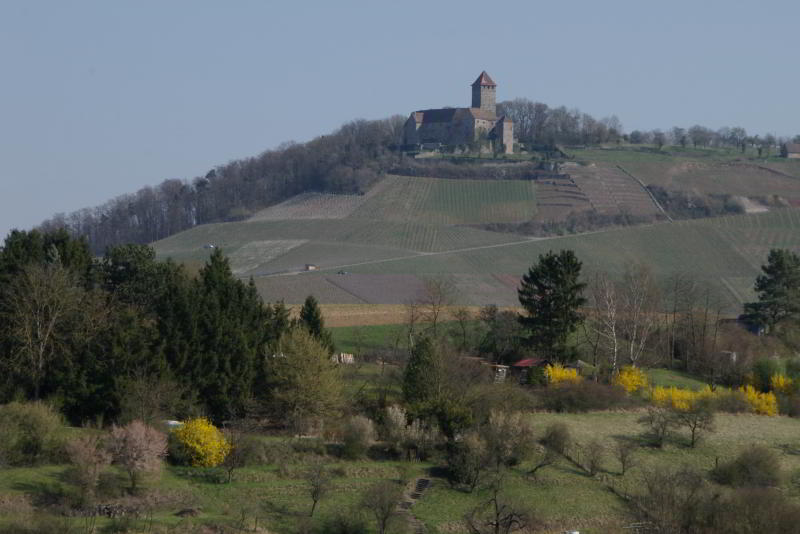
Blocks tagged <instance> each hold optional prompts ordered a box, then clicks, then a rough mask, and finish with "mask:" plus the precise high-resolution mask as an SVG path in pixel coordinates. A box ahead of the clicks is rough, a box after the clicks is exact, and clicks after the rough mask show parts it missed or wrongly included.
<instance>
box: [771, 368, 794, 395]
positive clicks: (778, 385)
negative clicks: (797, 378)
mask: <svg viewBox="0 0 800 534" xmlns="http://www.w3.org/2000/svg"><path fill="white" fill-rule="evenodd" d="M769 385H770V388H771V389H772V391H774V392H776V393H784V394H786V395H789V394H790V393H791V392H792V389H793V387H792V386H794V380H792V379H791V378H789V377H788V376H786V375H783V374H780V373H779V374H774V375H772V376H771V377H770V378H769Z"/></svg>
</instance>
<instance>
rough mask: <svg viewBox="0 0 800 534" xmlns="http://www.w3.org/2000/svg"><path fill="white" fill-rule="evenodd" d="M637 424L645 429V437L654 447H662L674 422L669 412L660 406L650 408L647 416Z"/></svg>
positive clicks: (641, 418)
mask: <svg viewBox="0 0 800 534" xmlns="http://www.w3.org/2000/svg"><path fill="white" fill-rule="evenodd" d="M639 423H640V424H642V425H644V426H645V427H646V428H647V437H648V438H650V441H651V442H652V444H653V445H654V446H656V447H663V446H664V442H666V440H667V436H668V435H669V431H670V430H671V429H672V427H673V426H674V424H675V422H674V420H673V418H672V415H671V413H670V410H669V409H668V408H664V407H661V406H650V407H649V408H647V414H646V415H644V416H642V417H640V418H639Z"/></svg>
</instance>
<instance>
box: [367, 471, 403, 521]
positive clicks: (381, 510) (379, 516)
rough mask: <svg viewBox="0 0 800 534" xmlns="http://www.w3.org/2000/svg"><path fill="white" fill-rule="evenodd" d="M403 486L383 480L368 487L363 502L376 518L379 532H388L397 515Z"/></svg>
mask: <svg viewBox="0 0 800 534" xmlns="http://www.w3.org/2000/svg"><path fill="white" fill-rule="evenodd" d="M401 495H402V488H401V487H400V486H399V485H398V484H396V483H395V482H392V481H389V480H383V481H381V482H378V483H377V484H375V485H373V486H371V487H370V488H369V489H367V491H366V493H364V496H363V497H362V500H361V504H362V506H363V507H364V508H366V509H367V511H368V512H369V513H371V514H372V516H373V517H374V518H375V525H376V526H377V527H378V534H386V532H387V529H388V528H389V523H390V522H391V520H392V519H393V518H394V517H395V515H397V503H398V502H399V501H400V497H401Z"/></svg>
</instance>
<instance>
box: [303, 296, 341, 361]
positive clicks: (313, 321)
mask: <svg viewBox="0 0 800 534" xmlns="http://www.w3.org/2000/svg"><path fill="white" fill-rule="evenodd" d="M300 323H301V324H302V325H303V326H305V328H306V329H307V330H308V331H309V332H310V333H311V335H312V336H314V337H315V338H316V339H317V340H318V341H319V342H320V343H321V344H322V346H323V347H325V348H326V349H327V350H328V353H329V354H333V352H334V349H335V348H334V345H333V335H332V334H331V332H330V330H327V329H325V319H323V317H322V310H320V308H319V303H318V302H317V299H315V298H314V296H313V295H309V296H308V297H306V300H305V302H303V307H302V308H301V309H300Z"/></svg>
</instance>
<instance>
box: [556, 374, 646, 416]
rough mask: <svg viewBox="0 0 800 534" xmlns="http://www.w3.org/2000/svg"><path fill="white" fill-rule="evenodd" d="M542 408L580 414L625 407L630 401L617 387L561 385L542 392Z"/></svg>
mask: <svg viewBox="0 0 800 534" xmlns="http://www.w3.org/2000/svg"><path fill="white" fill-rule="evenodd" d="M540 402H541V405H542V407H543V408H545V409H546V410H549V411H553V412H569V413H580V412H587V411H589V410H609V409H612V408H617V407H620V406H626V405H628V404H629V403H630V402H631V401H630V399H628V397H627V395H626V394H625V390H624V389H622V388H621V387H619V386H606V385H604V384H598V383H596V382H591V381H587V382H577V383H562V384H561V385H559V386H558V387H557V388H549V389H547V390H544V391H543V392H542V395H541V400H540Z"/></svg>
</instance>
